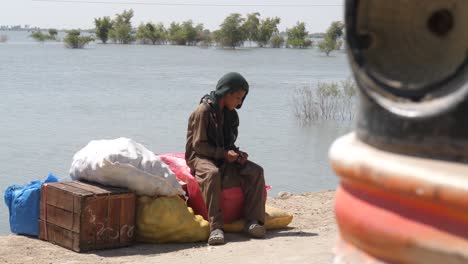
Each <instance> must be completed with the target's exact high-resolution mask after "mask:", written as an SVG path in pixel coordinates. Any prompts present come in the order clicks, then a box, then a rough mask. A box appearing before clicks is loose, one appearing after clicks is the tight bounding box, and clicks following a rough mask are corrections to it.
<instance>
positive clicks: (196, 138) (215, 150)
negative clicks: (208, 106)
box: [192, 111, 224, 160]
mask: <svg viewBox="0 0 468 264" xmlns="http://www.w3.org/2000/svg"><path fill="white" fill-rule="evenodd" d="M209 122H210V113H209V112H208V111H198V112H197V113H195V116H194V119H193V139H192V144H193V146H192V147H193V150H194V151H195V152H196V153H197V154H200V155H202V156H206V157H209V158H213V159H216V160H220V159H223V158H224V149H223V148H220V147H216V146H213V145H211V144H210V143H209V141H208V133H207V130H208V127H209Z"/></svg>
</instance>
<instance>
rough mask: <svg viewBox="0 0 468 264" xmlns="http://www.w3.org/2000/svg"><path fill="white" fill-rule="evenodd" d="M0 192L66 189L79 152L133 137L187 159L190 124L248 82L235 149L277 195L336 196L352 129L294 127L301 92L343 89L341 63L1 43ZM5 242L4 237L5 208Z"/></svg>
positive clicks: (24, 40) (302, 56)
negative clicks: (342, 148)
mask: <svg viewBox="0 0 468 264" xmlns="http://www.w3.org/2000/svg"><path fill="white" fill-rule="evenodd" d="M0 35H7V36H8V41H7V42H6V43H0V101H1V103H0V128H1V129H0V145H1V148H0V160H1V164H0V189H2V193H3V191H4V190H5V188H6V187H7V186H8V185H11V184H24V183H27V182H29V181H31V180H35V179H44V178H45V177H46V176H47V174H48V173H49V172H52V173H54V174H55V175H57V176H58V177H60V178H61V179H63V180H67V179H69V177H68V170H69V167H70V164H71V160H72V157H73V155H74V153H75V152H77V151H78V150H79V149H80V148H82V147H83V146H85V145H86V144H87V143H88V142H89V141H90V140H93V139H112V138H117V137H121V136H125V137H130V138H133V139H135V140H136V141H137V142H140V143H142V144H143V145H145V146H146V147H147V148H149V149H150V150H152V151H153V152H155V153H166V152H183V151H184V145H185V133H186V126H187V119H188V116H189V115H190V113H191V111H192V110H193V109H194V108H195V107H196V106H197V104H198V102H199V99H200V97H201V96H202V95H204V94H205V93H207V92H209V91H210V90H212V89H214V87H215V85H216V82H217V80H218V79H219V78H220V77H221V76H222V75H223V74H224V73H226V72H229V71H238V72H241V73H242V74H243V75H244V76H245V77H246V79H247V80H248V81H249V83H250V87H251V91H250V92H249V95H248V97H247V99H246V101H245V103H244V105H243V107H242V109H241V110H240V111H239V115H240V120H241V123H240V124H241V125H240V129H239V130H240V131H239V133H240V136H239V139H238V142H237V145H238V146H240V148H241V149H244V150H245V151H246V152H248V153H249V155H250V156H249V157H250V158H251V159H252V160H254V161H255V162H257V163H259V164H261V165H262V166H263V167H264V169H265V174H266V181H267V184H269V185H271V186H272V190H271V192H270V194H269V195H270V196H276V195H277V193H278V192H280V191H288V192H295V193H300V192H307V191H318V190H324V189H334V188H335V186H336V185H337V178H336V177H335V176H334V175H333V173H332V171H331V170H330V168H329V165H328V160H327V151H328V148H329V146H330V144H331V143H332V142H333V140H334V139H335V138H336V137H338V136H340V135H343V134H345V133H347V132H348V131H349V130H350V129H351V124H349V123H343V124H338V123H335V122H329V123H321V124H313V125H310V126H302V125H301V124H300V123H299V122H298V121H297V120H296V119H295V118H294V116H293V107H292V95H293V92H294V89H296V88H299V87H302V86H304V85H311V84H312V85H313V84H315V83H316V82H317V81H332V80H335V81H336V80H344V79H345V78H347V77H348V76H349V75H350V70H349V67H348V64H347V61H346V55H345V54H344V53H343V52H341V51H340V52H335V53H333V54H332V56H331V57H326V56H325V55H323V54H321V53H319V52H318V51H317V50H315V49H307V50H295V49H260V48H250V49H249V48H244V49H239V50H223V49H216V48H199V47H181V46H144V45H126V46H125V45H112V44H109V45H101V44H95V43H92V44H90V45H89V46H87V48H86V49H80V50H72V49H67V48H64V47H63V43H60V42H46V43H44V44H41V43H36V42H34V41H33V40H32V39H30V38H28V37H27V35H28V33H27V32H1V31H0ZM0 209H1V210H0V234H5V233H8V232H9V228H8V210H7V208H6V206H5V205H4V204H3V203H2V205H1V208H0Z"/></svg>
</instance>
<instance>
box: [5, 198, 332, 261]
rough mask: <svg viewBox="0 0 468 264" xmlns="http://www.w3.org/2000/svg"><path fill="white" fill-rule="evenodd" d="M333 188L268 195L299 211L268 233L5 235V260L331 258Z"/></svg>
mask: <svg viewBox="0 0 468 264" xmlns="http://www.w3.org/2000/svg"><path fill="white" fill-rule="evenodd" d="M334 195H335V192H334V191H324V192H316V193H306V194H301V195H290V194H287V193H282V195H281V198H280V197H277V198H268V202H267V203H268V204H269V205H271V206H274V207H277V208H281V209H283V210H286V211H288V212H290V213H292V214H293V215H294V219H293V222H292V223H291V224H290V225H289V228H287V229H284V230H276V231H269V232H268V233H267V236H266V238H265V239H262V240H254V239H249V238H247V237H245V236H244V235H242V234H227V235H226V240H227V244H225V245H223V246H216V247H213V246H208V245H207V244H206V243H194V244H136V245H133V246H131V247H127V248H120V249H112V250H102V251H94V252H89V253H75V252H73V251H71V250H68V249H65V248H62V247H59V246H56V245H53V244H51V243H48V242H44V241H41V240H38V239H34V238H29V237H24V236H16V235H8V236H1V237H0V263H34V264H49V263H68V264H72V263H139V264H141V263H171V264H176V263H197V264H198V263H203V264H208V263H216V264H218V263H223V264H226V263H242V264H249V263H282V264H283V263H284V264H286V263H287V264H289V263H301V264H302V263H314V264H321V263H332V260H333V253H332V249H333V246H334V244H335V240H336V238H337V228H336V225H335V218H334V214H333V203H334Z"/></svg>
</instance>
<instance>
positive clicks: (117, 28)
mask: <svg viewBox="0 0 468 264" xmlns="http://www.w3.org/2000/svg"><path fill="white" fill-rule="evenodd" d="M133 15H134V13H133V10H132V9H130V10H124V11H123V12H122V13H120V14H116V15H115V17H114V18H113V19H112V18H110V17H108V16H104V17H99V18H95V19H94V25H95V28H94V30H93V31H92V33H94V34H95V38H96V39H98V40H100V41H101V42H102V43H103V44H106V43H108V42H112V43H116V44H131V43H139V44H152V45H187V46H214V45H216V46H217V47H227V48H232V49H235V48H236V47H240V46H243V45H244V43H246V42H247V43H250V45H251V46H252V44H253V43H255V44H256V46H257V47H270V48H282V47H285V48H310V47H313V46H314V44H315V43H314V42H313V41H312V40H311V39H310V34H309V32H308V31H307V29H306V26H305V23H304V22H301V21H298V22H297V23H296V25H295V26H293V27H292V28H289V29H287V30H286V32H283V33H280V32H279V30H278V25H279V24H280V22H281V19H280V18H278V17H266V18H261V16H260V13H258V12H255V13H249V14H247V16H246V17H243V16H242V15H241V14H238V13H233V14H230V15H229V16H227V17H226V18H225V19H224V21H223V22H222V23H221V25H220V27H219V29H217V30H215V31H212V32H211V31H210V30H208V29H205V28H204V26H203V24H201V23H199V24H195V23H194V22H193V21H192V20H191V19H190V20H187V21H184V22H181V23H178V22H172V23H171V24H170V25H169V27H167V28H166V27H165V26H164V24H162V23H155V22H151V21H149V22H147V23H141V24H140V25H138V26H137V27H134V26H133V25H132V21H131V20H132V18H133ZM343 28H344V24H343V23H342V22H340V21H335V22H333V23H332V24H331V25H330V27H329V29H328V30H327V32H326V33H323V34H321V35H320V36H321V37H322V38H323V40H321V41H320V42H319V43H317V47H318V48H319V49H320V50H321V51H323V52H324V53H326V54H327V55H329V54H330V52H331V51H333V50H336V49H340V48H341V46H342V43H343V42H342V40H341V38H342V36H343ZM73 34H74V35H75V36H76V37H80V36H79V35H78V36H77V35H76V34H77V33H76V31H73ZM49 35H51V36H52V34H49ZM31 36H32V37H34V38H36V39H38V40H40V41H44V40H47V39H49V38H48V36H46V35H43V36H39V37H41V38H38V37H35V36H34V33H33V34H32V35H31ZM314 36H317V33H316V34H314ZM53 37H55V36H53ZM51 38H52V37H51ZM82 38H85V37H82ZM86 40H87V41H88V42H89V41H91V40H92V39H90V38H89V37H86ZM64 41H65V40H64ZM86 43H87V42H86ZM86 43H85V44H86ZM69 46H70V45H69ZM81 46H84V45H81Z"/></svg>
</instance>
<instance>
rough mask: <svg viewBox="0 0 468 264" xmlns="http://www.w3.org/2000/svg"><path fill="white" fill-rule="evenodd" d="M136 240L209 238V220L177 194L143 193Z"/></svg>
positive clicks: (191, 240) (181, 240)
mask: <svg viewBox="0 0 468 264" xmlns="http://www.w3.org/2000/svg"><path fill="white" fill-rule="evenodd" d="M135 220H136V221H135V222H136V230H137V233H136V234H137V240H138V241H140V242H150V243H166V242H179V243H182V242H199V241H207V240H208V235H209V233H210V227H209V223H208V222H207V221H206V220H205V219H203V217H202V216H200V215H194V213H193V210H192V208H190V207H187V205H186V204H185V202H184V201H183V200H182V199H181V198H180V197H178V196H175V197H158V198H156V199H153V198H150V197H148V196H141V197H139V198H138V201H137V212H136V219H135Z"/></svg>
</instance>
